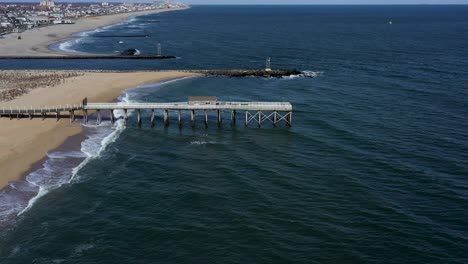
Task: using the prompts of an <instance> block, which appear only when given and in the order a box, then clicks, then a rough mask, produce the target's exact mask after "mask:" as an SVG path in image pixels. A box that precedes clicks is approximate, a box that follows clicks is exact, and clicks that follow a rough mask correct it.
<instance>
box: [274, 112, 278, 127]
mask: <svg viewBox="0 0 468 264" xmlns="http://www.w3.org/2000/svg"><path fill="white" fill-rule="evenodd" d="M277 122H278V112H276V111H275V112H274V113H273V126H274V127H276V123H277Z"/></svg>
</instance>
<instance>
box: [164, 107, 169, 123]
mask: <svg viewBox="0 0 468 264" xmlns="http://www.w3.org/2000/svg"><path fill="white" fill-rule="evenodd" d="M164 126H165V127H168V126H169V110H167V109H165V110H164Z"/></svg>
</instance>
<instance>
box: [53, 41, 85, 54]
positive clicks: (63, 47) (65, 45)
mask: <svg viewBox="0 0 468 264" xmlns="http://www.w3.org/2000/svg"><path fill="white" fill-rule="evenodd" d="M80 42H81V40H80V39H72V40H67V41H64V42H62V43H60V44H58V46H57V48H58V50H60V51H64V52H69V53H73V52H77V51H76V50H74V49H73V47H74V46H75V45H77V44H79V43H80Z"/></svg>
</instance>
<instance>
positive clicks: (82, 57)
mask: <svg viewBox="0 0 468 264" xmlns="http://www.w3.org/2000/svg"><path fill="white" fill-rule="evenodd" d="M175 58H176V56H151V55H150V56H140V55H137V56H132V55H67V56H55V55H50V56H47V55H45V56H0V60H103V59H105V60H167V59H175Z"/></svg>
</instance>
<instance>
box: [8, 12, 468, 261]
mask: <svg viewBox="0 0 468 264" xmlns="http://www.w3.org/2000/svg"><path fill="white" fill-rule="evenodd" d="M155 20H160V21H161V22H158V23H153V22H151V21H155ZM389 20H392V21H393V24H392V25H390V24H389V23H388V21H389ZM194 21H195V22H194ZM252 25H255V27H253V26H252ZM106 30H107V31H106V32H108V33H114V34H117V33H121V32H131V33H142V32H147V33H149V34H150V35H151V37H149V38H145V39H125V40H122V39H112V38H105V39H104V38H94V39H93V38H89V39H88V40H87V41H86V42H81V43H78V44H76V45H75V44H70V45H69V47H68V48H70V49H73V50H77V51H79V52H84V51H90V52H97V53H106V52H107V53H112V52H114V51H116V50H120V49H122V48H139V50H141V52H142V54H150V53H151V52H154V51H155V47H156V44H157V43H158V42H161V43H162V44H163V50H164V53H167V54H170V55H177V56H178V57H179V59H177V60H170V61H158V62H154V61H146V62H134V61H129V62H125V63H122V62H114V61H109V62H103V61H96V62H79V61H78V62H54V61H47V63H46V64H43V65H40V64H39V63H40V62H31V63H28V64H25V63H24V62H14V63H16V64H14V67H17V68H41V67H42V68H44V67H45V68H66V69H86V68H91V69H124V70H141V69H148V70H149V69H173V68H178V69H200V68H211V69H217V68H221V69H224V68H260V67H263V65H264V61H265V58H266V57H268V56H271V57H272V60H273V65H274V67H277V68H296V69H298V70H307V71H310V72H313V73H314V74H316V77H315V78H313V79H308V78H300V77H295V78H282V79H274V78H223V77H210V78H188V79H183V80H177V81H171V82H167V83H162V84H153V85H146V86H144V87H140V88H139V89H132V90H130V91H128V93H126V97H125V100H134V101H140V102H149V101H185V100H186V99H187V97H188V96H190V95H215V96H218V97H219V99H220V100H226V101H227V100H232V101H289V102H291V103H292V104H293V106H294V118H293V126H292V127H291V128H288V127H286V126H285V125H284V124H282V125H281V126H279V127H277V128H273V127H272V125H270V124H265V125H264V126H263V127H261V128H258V126H255V125H252V126H249V127H247V128H246V127H244V125H243V124H242V122H241V121H242V118H241V116H242V115H241V113H240V114H239V115H240V116H239V119H240V120H239V121H240V122H239V123H238V125H237V126H236V127H231V126H230V124H229V120H227V119H226V120H225V122H224V124H223V126H222V128H218V127H217V126H216V116H215V115H214V113H212V114H211V115H210V122H209V127H208V128H207V129H205V127H204V122H203V116H202V113H197V116H196V120H197V122H196V127H195V128H191V127H190V114H189V113H184V115H183V116H182V119H183V126H182V128H181V129H179V127H178V125H177V124H176V122H177V120H176V113H171V122H172V123H171V125H170V126H169V127H168V128H164V127H163V125H162V122H163V121H162V113H157V119H156V127H155V128H151V127H150V122H149V119H150V116H149V115H150V113H146V112H145V113H143V125H142V127H141V128H139V127H138V126H137V124H136V120H135V119H136V118H135V116H131V117H130V120H129V122H128V124H127V126H126V127H125V128H123V126H119V127H118V128H111V127H110V126H109V125H107V124H105V125H103V126H102V127H100V128H95V127H93V126H92V125H91V126H90V127H89V130H90V131H91V132H88V133H92V131H94V130H95V131H96V132H97V133H102V135H101V136H99V137H93V138H94V140H89V141H87V143H86V144H87V146H88V147H89V149H93V151H94V152H92V153H95V155H94V156H93V157H94V158H92V159H89V160H88V162H87V163H86V164H85V165H84V166H81V168H80V169H79V170H75V171H74V172H75V174H74V176H73V179H72V180H71V181H70V179H71V177H68V178H67V177H64V174H65V173H61V174H60V175H59V176H60V177H58V178H53V177H52V179H59V178H60V179H68V180H67V182H66V183H65V184H60V185H56V186H57V187H58V188H54V189H53V190H51V191H49V192H48V193H47V194H46V195H44V196H42V197H41V198H40V199H38V200H37V201H35V203H34V206H32V207H30V208H29V209H28V210H27V211H26V212H25V213H23V214H21V216H20V217H19V218H15V219H16V223H15V224H14V225H12V226H10V227H9V228H8V229H5V230H4V231H1V232H0V262H1V263H31V262H34V263H113V262H115V261H116V260H118V261H119V262H120V263H148V262H158V263H194V262H195V263H197V262H215V263H216V262H223V263H324V262H325V263H328V262H338V263H363V262H371V263H466V260H467V259H468V255H467V253H466V252H467V249H468V248H467V246H466V245H468V220H467V219H466V212H468V203H467V200H468V180H467V179H466V176H467V175H468V156H467V154H466V153H468V134H467V131H468V122H467V121H466V116H468V105H467V103H466V102H467V99H468V93H467V90H466V89H465V85H464V84H465V83H466V81H468V74H467V72H468V71H467V70H466V69H468V58H467V57H466V54H468V50H467V48H466V47H465V43H466V42H467V41H468V39H467V36H466V34H463V32H466V31H467V30H468V8H467V7H464V6H461V7H460V6H454V7H449V6H440V7H432V6H404V7H403V6H400V7H399V6H382V7H375V6H374V7H372V6H361V7H352V6H346V7H344V6H341V7H340V6H328V7H327V6H321V7H316V6H312V7H232V6H226V7H193V8H192V9H190V10H186V11H180V12H179V11H177V12H172V13H164V14H157V15H149V16H144V17H137V18H135V19H134V20H133V21H131V22H130V23H125V24H121V25H117V26H115V27H109V28H107V29H106ZM91 35H92V33H91ZM88 41H89V42H88ZM120 41H123V42H124V43H119V42H120ZM22 63H23V64H22ZM6 67H13V66H11V65H9V66H5V65H4V64H0V68H6ZM225 116H227V115H225ZM116 129H119V130H118V133H117V132H116V131H117V130H116ZM110 133H115V134H114V136H111V137H108V135H109V134H110ZM88 135H91V134H88ZM105 137H107V140H105V141H103V139H104V138H105ZM85 142H86V141H85ZM86 144H85V145H86ZM103 144H104V145H105V148H103ZM82 150H83V146H82ZM98 150H99V151H98ZM84 152H86V151H84ZM73 153H74V154H77V155H76V156H73V155H68V154H66V155H63V154H64V153H51V154H50V156H51V159H49V160H50V162H53V160H54V157H55V158H57V159H61V158H63V157H64V156H72V157H68V159H69V160H73V159H75V158H76V159H77V163H78V161H79V162H82V161H83V159H84V158H87V157H89V155H85V156H83V155H82V154H80V153H81V152H79V153H76V152H73ZM90 153H91V152H90ZM96 153H97V154H96ZM66 165H67V166H69V167H70V168H71V170H72V171H73V168H76V165H74V163H72V162H70V163H67V164H66ZM53 175H55V174H51V173H45V175H44V176H49V177H50V176H53ZM65 176H66V175H65ZM40 179H46V178H43V177H38V178H37V180H40ZM52 183H56V182H53V181H52ZM24 188H29V186H27V187H24ZM33 191H37V190H32V192H33ZM5 204H9V205H11V204H13V202H11V203H10V202H9V203H5Z"/></svg>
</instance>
